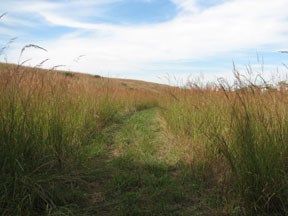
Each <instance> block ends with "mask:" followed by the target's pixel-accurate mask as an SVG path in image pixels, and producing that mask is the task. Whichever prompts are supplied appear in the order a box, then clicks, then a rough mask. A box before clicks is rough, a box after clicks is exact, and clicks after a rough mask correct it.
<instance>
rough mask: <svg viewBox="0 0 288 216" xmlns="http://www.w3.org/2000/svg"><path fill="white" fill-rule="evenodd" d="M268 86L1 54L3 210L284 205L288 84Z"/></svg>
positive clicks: (231, 209) (183, 211)
mask: <svg viewBox="0 0 288 216" xmlns="http://www.w3.org/2000/svg"><path fill="white" fill-rule="evenodd" d="M236 78H237V77H236ZM238 78H239V77H238ZM282 84H283V83H282ZM262 87H263V86H262ZM264 87H265V89H264V88H262V89H261V88H259V86H256V85H254V83H249V85H248V86H247V85H246V83H244V81H243V80H241V79H236V85H235V86H233V88H231V87H230V86H229V85H228V84H227V83H225V82H224V81H223V82H221V83H218V85H217V87H215V86H214V87H213V88H212V87H211V86H205V87H201V88H199V87H197V86H195V85H190V86H188V87H185V88H178V87H171V86H166V85H160V84H154V83H148V82H142V81H134V80H124V79H123V80H121V79H109V78H101V77H98V76H92V75H83V74H78V73H71V72H63V71H62V72H61V71H47V70H42V69H37V68H28V67H18V66H17V65H8V64H1V65H0V148H1V151H0V158H1V159H0V167H1V178H0V191H1V192H0V193H1V194H0V214H1V215H187V216H188V215H287V214H288V209H287V208H288V186H287V182H288V166H287V164H288V146H287V142H288V109H287V108H288V107H287V104H288V92H287V89H286V87H287V86H285V85H282V87H281V88H279V89H278V90H277V89H274V88H272V87H271V86H270V87H269V88H268V86H264Z"/></svg>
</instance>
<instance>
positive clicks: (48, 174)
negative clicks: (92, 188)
mask: <svg viewBox="0 0 288 216" xmlns="http://www.w3.org/2000/svg"><path fill="white" fill-rule="evenodd" d="M102 83H103V84H102V85H95V83H93V78H89V79H88V78H85V76H83V77H81V76H76V75H73V76H70V75H69V76H67V75H66V74H65V73H60V72H56V71H50V72H47V71H45V72H43V71H41V70H40V69H36V68H26V67H20V66H17V65H8V64H1V71H0V148H1V152H0V158H1V160H0V167H1V179H0V187H1V189H0V191H1V196H0V209H1V215H25V214H36V215H37V214H42V213H44V212H46V213H47V214H54V213H55V214H57V212H58V213H59V211H60V212H61V211H66V210H67V211H68V210H69V209H70V208H71V206H70V207H69V205H71V203H72V204H73V201H76V203H77V201H79V200H82V201H83V200H85V194H83V190H81V189H79V188H81V187H83V185H85V184H86V183H85V178H84V170H85V169H84V168H83V167H85V166H86V165H85V161H86V159H85V157H86V155H84V154H83V151H84V149H85V148H84V147H85V146H88V145H90V144H93V142H95V140H97V139H98V137H101V133H102V131H103V129H104V128H106V127H107V126H108V125H109V124H112V123H113V122H115V121H117V119H118V118H120V116H121V115H123V114H125V110H126V109H128V108H127V107H128V106H132V105H133V104H136V102H133V101H134V99H135V97H134V98H133V97H130V95H131V94H132V93H131V92H129V91H128V90H127V91H125V90H120V91H119V90H118V89H114V88H113V87H111V86H110V85H109V83H107V82H106V81H105V80H103V81H102ZM133 94H135V93H134V92H133ZM139 94H140V95H141V94H144V96H143V98H144V97H145V93H139ZM137 106H138V107H141V106H142V107H143V106H144V107H147V105H146V102H145V105H141V103H140V102H137ZM137 106H136V109H138V108H137ZM129 109H130V110H131V109H134V108H132V107H130V108H129ZM81 167H82V168H81ZM78 204H79V203H78ZM66 207H67V208H66ZM72 209H73V206H72ZM68 212H69V211H68Z"/></svg>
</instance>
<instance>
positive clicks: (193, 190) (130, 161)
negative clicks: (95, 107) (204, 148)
mask: <svg viewBox="0 0 288 216" xmlns="http://www.w3.org/2000/svg"><path fill="white" fill-rule="evenodd" d="M105 136H106V138H105V137H103V140H105V143H106V144H105V147H104V148H100V147H99V145H100V146H101V145H102V144H104V142H101V141H100V142H96V144H95V145H94V150H93V149H90V153H91V155H93V154H95V157H94V158H93V156H92V157H91V163H94V168H93V169H92V170H91V174H92V175H91V174H90V175H89V176H94V177H93V179H90V181H89V182H90V189H89V191H88V194H89V202H88V203H87V206H86V208H84V209H85V212H82V213H81V214H85V215H205V214H207V215H213V214H214V213H217V208H218V207H220V206H218V205H219V203H221V202H220V200H218V198H217V197H215V196H214V195H215V193H210V194H213V196H210V195H207V193H206V192H207V190H206V189H205V185H204V183H203V178H202V176H201V175H198V173H199V172H197V170H196V169H194V170H193V169H191V168H189V167H188V166H187V165H185V164H184V163H183V162H181V160H180V158H179V159H178V158H177V155H175V154H174V153H173V152H172V149H171V146H172V140H171V138H169V135H168V133H167V131H166V130H165V125H164V124H163V122H162V120H161V117H160V115H159V113H158V110H157V109H156V108H152V109H146V110H142V111H139V112H136V113H134V114H133V115H130V116H128V117H127V116H126V117H125V118H123V119H122V120H121V122H119V123H118V124H117V125H114V126H112V127H111V128H110V129H109V130H107V131H106V135H105ZM99 143H100V144H99ZM101 143H102V144H101ZM107 143H110V144H109V145H107ZM99 149H101V150H99ZM99 152H100V154H99ZM99 155H100V156H99ZM205 190H206V192H205ZM218 201H219V202H218ZM211 209H213V210H211Z"/></svg>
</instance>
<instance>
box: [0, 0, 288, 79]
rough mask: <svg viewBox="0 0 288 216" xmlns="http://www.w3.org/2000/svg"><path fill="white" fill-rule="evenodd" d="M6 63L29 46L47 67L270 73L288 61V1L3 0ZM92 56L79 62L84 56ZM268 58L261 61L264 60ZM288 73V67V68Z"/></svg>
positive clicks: (153, 73) (155, 75)
mask: <svg viewBox="0 0 288 216" xmlns="http://www.w3.org/2000/svg"><path fill="white" fill-rule="evenodd" d="M0 8H1V11H0V13H4V12H7V14H6V15H5V16H4V17H3V18H2V19H1V20H0V47H3V46H5V44H6V43H7V42H9V40H10V39H11V38H13V37H17V40H16V41H15V42H13V43H12V44H11V45H10V46H9V48H7V49H6V50H5V53H4V54H2V55H1V56H0V60H1V61H4V60H6V61H8V62H14V63H16V62H18V60H19V59H18V57H19V53H20V50H21V48H22V47H23V46H24V45H26V44H31V43H33V44H37V45H39V46H41V47H44V48H45V49H47V50H48V52H42V51H40V50H28V51H27V52H26V53H25V54H24V55H23V56H22V59H21V60H20V61H24V60H26V59H30V58H31V59H32V60H31V61H29V62H27V63H26V64H27V65H31V66H33V65H36V64H38V63H39V62H41V61H42V60H43V59H46V58H49V61H47V62H46V63H45V65H43V67H46V68H50V67H53V65H59V64H61V65H66V66H65V67H63V69H66V70H72V71H80V72H85V73H91V74H100V75H102V76H109V77H121V78H130V79H141V80H147V81H154V82H164V83H165V82H167V80H165V77H166V76H167V74H170V75H173V76H175V77H179V79H184V80H185V79H186V78H187V77H191V76H192V77H196V76H199V75H200V76H202V77H204V78H205V79H206V80H213V79H216V77H225V78H227V79H231V78H232V76H233V75H232V63H233V62H235V63H236V65H237V67H239V70H242V69H243V70H245V65H247V64H250V65H252V66H253V68H255V70H256V71H257V70H259V67H260V66H259V65H261V64H262V63H264V65H265V71H266V72H267V74H268V73H269V74H271V73H275V71H276V70H278V71H281V70H283V71H284V72H285V70H286V69H285V67H284V66H283V65H282V63H286V64H287V63H288V55H287V54H286V55H285V54H281V53H279V50H288V13H287V8H288V1H287V0H275V1H271V0H57V1H56V0H9V1H4V0H0ZM80 55H85V56H84V57H82V58H81V59H80V60H79V61H78V62H76V61H74V59H76V58H77V57H78V56H80ZM259 59H260V60H261V61H260V60H259ZM286 71H287V70H286Z"/></svg>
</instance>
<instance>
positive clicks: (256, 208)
mask: <svg viewBox="0 0 288 216" xmlns="http://www.w3.org/2000/svg"><path fill="white" fill-rule="evenodd" d="M235 77H236V79H235V83H236V85H235V86H229V85H228V84H227V83H226V82H223V81H222V82H220V83H219V86H218V87H217V88H211V87H210V86H206V87H201V88H199V87H197V86H195V85H192V86H189V87H188V88H182V89H181V88H175V89H174V90H171V91H170V92H169V95H170V97H169V98H168V99H167V100H166V102H165V103H164V108H163V109H162V114H163V116H164V117H165V119H166V121H167V123H168V125H169V128H170V130H171V131H172V132H173V133H174V134H175V136H177V139H178V147H179V148H178V151H180V152H181V153H182V154H183V157H185V161H186V162H189V161H190V163H191V164H193V166H199V165H203V163H204V167H206V168H204V169H203V170H202V171H201V172H200V173H199V175H204V176H207V177H209V179H210V180H209V179H208V180H207V183H209V184H211V187H213V188H219V189H221V191H222V194H223V196H224V197H226V200H227V203H226V208H227V209H229V210H228V212H230V213H231V214H233V215H287V214H288V212H287V211H288V210H287V207H288V203H287V200H288V199H287V198H288V197H287V196H288V191H287V189H288V187H287V179H288V170H287V158H288V151H287V141H288V124H287V122H288V111H287V110H288V109H287V102H288V93H287V91H286V90H285V89H283V88H280V90H277V89H276V88H275V89H273V88H271V85H268V84H267V83H265V81H264V82H263V83H262V84H261V85H259V84H257V83H252V82H251V81H250V80H248V81H247V79H245V77H244V76H243V77H244V78H243V77H242V78H241V79H240V78H239V77H240V76H239V74H236V76H235Z"/></svg>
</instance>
